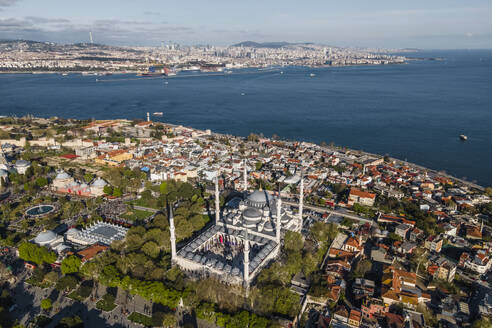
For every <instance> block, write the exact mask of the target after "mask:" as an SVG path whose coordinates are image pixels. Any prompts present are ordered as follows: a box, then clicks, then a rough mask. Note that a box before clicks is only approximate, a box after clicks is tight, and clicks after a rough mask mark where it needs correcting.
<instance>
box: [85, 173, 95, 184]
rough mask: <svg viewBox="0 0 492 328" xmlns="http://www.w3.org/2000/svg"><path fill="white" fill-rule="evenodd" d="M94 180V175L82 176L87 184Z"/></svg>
mask: <svg viewBox="0 0 492 328" xmlns="http://www.w3.org/2000/svg"><path fill="white" fill-rule="evenodd" d="M92 179H94V175H93V174H92V173H86V174H84V180H85V182H87V183H90V182H91V181H92Z"/></svg>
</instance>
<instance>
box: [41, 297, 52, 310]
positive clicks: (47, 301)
mask: <svg viewBox="0 0 492 328" xmlns="http://www.w3.org/2000/svg"><path fill="white" fill-rule="evenodd" d="M52 305H53V304H52V302H51V299H49V298H45V299H43V300H42V301H41V308H42V309H43V310H46V311H48V310H50V309H51V307H52Z"/></svg>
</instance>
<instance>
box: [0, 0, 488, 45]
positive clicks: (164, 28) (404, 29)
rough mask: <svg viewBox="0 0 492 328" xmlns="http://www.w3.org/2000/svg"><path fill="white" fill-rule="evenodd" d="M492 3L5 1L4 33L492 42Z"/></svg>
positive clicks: (1, 4) (100, 38)
mask: <svg viewBox="0 0 492 328" xmlns="http://www.w3.org/2000/svg"><path fill="white" fill-rule="evenodd" d="M491 16H492V5H491V3H490V2H489V1H486V0H472V1H466V2H464V1H457V0H446V1H444V0H437V1H430V2H429V1H422V0H418V1H411V2H394V1H387V0H384V1H377V2H367V1H350V2H349V3H344V2H340V1H321V0H316V1H309V2H306V3H304V4H303V5H302V6H299V3H298V2H296V1H290V0H289V1H278V0H275V1H267V2H265V1H262V2H260V1H247V2H246V1H245V2H236V1H225V0H218V1H213V2H204V1H190V0H188V1H180V2H179V3H177V2H170V1H166V2H164V1H157V0H150V1H145V2H144V3H142V2H137V1H117V0H109V1H93V0H89V1H77V2H75V1H71V2H66V1H61V0H53V1H36V0H0V39H26V40H35V41H51V42H58V43H77V42H88V41H89V31H92V33H93V36H94V41H95V42H98V43H104V44H110V45H133V46H157V45H160V44H161V42H162V41H168V40H169V41H173V42H177V43H180V44H185V45H194V44H213V45H229V44H233V43H237V42H240V41H245V40H254V41H260V42H264V41H288V42H315V43H321V44H328V45H338V46H351V47H385V48H406V47H414V48H432V49H437V48H441V49H457V48H489V47H490V44H491V41H492V33H491V31H492V20H490V17H491Z"/></svg>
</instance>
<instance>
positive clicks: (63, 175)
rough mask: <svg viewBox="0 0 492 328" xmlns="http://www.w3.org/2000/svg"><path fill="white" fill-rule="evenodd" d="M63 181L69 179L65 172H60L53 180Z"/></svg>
mask: <svg viewBox="0 0 492 328" xmlns="http://www.w3.org/2000/svg"><path fill="white" fill-rule="evenodd" d="M64 179H70V176H69V175H68V174H67V173H66V172H65V171H60V172H59V173H58V174H57V175H56V178H55V180H64Z"/></svg>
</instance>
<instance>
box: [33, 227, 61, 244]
mask: <svg viewBox="0 0 492 328" xmlns="http://www.w3.org/2000/svg"><path fill="white" fill-rule="evenodd" d="M56 237H57V235H56V233H54V232H53V231H51V230H48V231H43V232H41V233H40V234H39V235H37V237H36V238H34V242H35V243H36V244H48V243H50V242H52V241H53V240H55V239H56Z"/></svg>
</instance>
